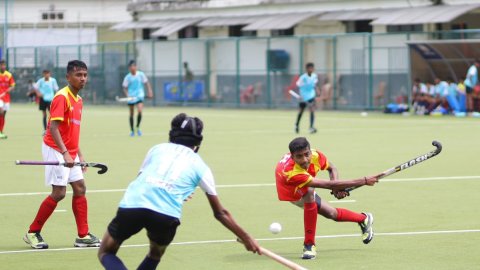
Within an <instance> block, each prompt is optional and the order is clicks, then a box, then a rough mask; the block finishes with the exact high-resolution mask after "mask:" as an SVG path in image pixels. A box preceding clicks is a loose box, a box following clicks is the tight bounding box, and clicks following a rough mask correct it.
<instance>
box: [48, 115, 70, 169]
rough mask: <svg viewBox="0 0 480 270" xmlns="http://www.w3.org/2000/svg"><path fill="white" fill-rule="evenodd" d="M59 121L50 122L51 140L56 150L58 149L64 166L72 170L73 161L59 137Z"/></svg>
mask: <svg viewBox="0 0 480 270" xmlns="http://www.w3.org/2000/svg"><path fill="white" fill-rule="evenodd" d="M60 122H61V121H59V120H52V121H51V122H50V133H51V134H52V138H53V140H54V141H55V144H56V145H57V147H58V149H60V153H62V156H63V158H64V159H65V166H67V167H69V168H72V167H73V159H72V157H71V156H70V154H69V153H68V149H67V147H66V146H65V144H64V143H63V140H62V136H61V135H60V131H59V130H58V126H59V125H60Z"/></svg>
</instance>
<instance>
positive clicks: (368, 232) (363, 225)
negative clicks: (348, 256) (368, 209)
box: [358, 213, 373, 245]
mask: <svg viewBox="0 0 480 270" xmlns="http://www.w3.org/2000/svg"><path fill="white" fill-rule="evenodd" d="M362 214H364V215H365V216H366V218H365V220H364V221H363V222H359V223H358V225H359V226H360V229H362V241H363V243H364V244H365V245H366V244H368V243H370V241H372V239H373V227H372V225H373V215H372V214H371V213H362Z"/></svg>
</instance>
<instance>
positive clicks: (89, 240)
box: [73, 233, 101, 247]
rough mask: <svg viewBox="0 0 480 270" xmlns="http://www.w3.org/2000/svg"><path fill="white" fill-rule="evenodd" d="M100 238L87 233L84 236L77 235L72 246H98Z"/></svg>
mask: <svg viewBox="0 0 480 270" xmlns="http://www.w3.org/2000/svg"><path fill="white" fill-rule="evenodd" d="M100 242H101V241H100V239H98V238H97V237H96V236H95V235H93V234H91V233H88V234H87V235H86V236H85V237H77V238H76V239H75V243H74V244H73V246H75V247H99V246H100Z"/></svg>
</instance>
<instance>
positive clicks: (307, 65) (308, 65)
mask: <svg viewBox="0 0 480 270" xmlns="http://www.w3.org/2000/svg"><path fill="white" fill-rule="evenodd" d="M314 66H315V65H314V64H313V63H312V62H309V63H307V64H306V65H305V67H306V68H310V67H312V68H313V67H314Z"/></svg>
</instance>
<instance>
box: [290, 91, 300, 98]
mask: <svg viewBox="0 0 480 270" xmlns="http://www.w3.org/2000/svg"><path fill="white" fill-rule="evenodd" d="M288 93H289V94H290V95H291V96H292V97H294V98H296V99H300V95H299V94H298V93H297V92H295V91H293V90H288Z"/></svg>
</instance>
